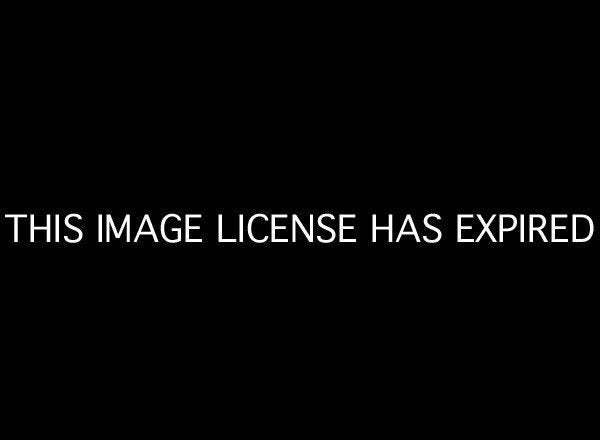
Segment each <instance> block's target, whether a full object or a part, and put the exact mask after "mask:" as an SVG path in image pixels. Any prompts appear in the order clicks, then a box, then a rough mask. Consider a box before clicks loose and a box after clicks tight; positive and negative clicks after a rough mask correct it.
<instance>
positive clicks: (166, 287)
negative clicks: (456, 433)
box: [1, 9, 598, 432]
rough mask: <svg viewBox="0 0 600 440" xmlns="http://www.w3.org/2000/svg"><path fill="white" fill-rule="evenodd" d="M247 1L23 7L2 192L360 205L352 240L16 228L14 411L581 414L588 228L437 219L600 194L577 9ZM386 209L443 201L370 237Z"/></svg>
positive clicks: (68, 414)
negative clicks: (300, 7) (256, 241)
mask: <svg viewBox="0 0 600 440" xmlns="http://www.w3.org/2000/svg"><path fill="white" fill-rule="evenodd" d="M52 12H57V11H52ZM153 12H157V11H153ZM163 12H164V11H163ZM247 12H248V14H247V13H246V12H240V11H239V10H237V9H236V11H233V10H232V11H228V12H227V13H225V14H224V15H223V14H221V15H216V14H215V13H214V12H212V11H211V12H207V11H204V12H195V13H193V14H190V15H188V14H186V13H184V12H183V11H180V12H177V13H175V15H173V16H171V15H170V14H169V15H167V14H166V13H165V15H164V16H163V14H162V12H161V14H159V15H160V18H156V16H155V15H152V17H150V16H147V15H146V13H145V12H144V13H141V12H140V11H137V12H136V13H133V14H127V15H126V14H125V13H124V12H122V13H119V14H114V16H112V15H111V16H110V17H107V18H102V19H100V18H99V17H100V15H97V14H100V12H97V13H96V12H95V13H94V14H92V15H85V19H83V18H82V16H78V18H77V19H75V18H74V19H66V22H65V23H63V22H62V21H57V20H50V19H48V16H46V17H45V16H44V14H43V13H41V14H40V16H36V17H35V19H34V18H33V15H36V14H34V13H33V12H32V11H30V12H28V14H26V15H25V16H23V17H24V19H25V20H24V21H19V23H18V24H16V25H15V26H14V29H10V30H8V31H7V39H6V44H5V52H4V55H3V66H4V67H3V70H4V72H3V73H4V74H5V79H4V80H3V85H4V87H3V96H4V99H3V110H4V111H3V124H2V125H3V133H4V136H3V137H4V142H3V156H4V158H3V160H2V173H1V176H2V177H1V179H2V201H1V202H2V205H1V206H2V213H3V214H4V213H5V212H31V213H42V212H43V213H67V212H79V213H83V214H86V215H87V216H89V215H92V214H94V213H96V212H105V211H107V210H110V211H113V212H124V211H131V212H151V213H153V214H155V215H158V214H160V213H163V212H169V211H175V212H179V213H186V212H190V213H202V214H204V215H205V216H206V217H208V218H210V217H211V216H214V215H215V214H216V213H217V212H222V211H229V212H237V211H239V210H243V211H246V212H252V211H256V212H288V213H292V212H294V213H319V212H325V211H328V212H334V213H335V212H356V213H359V215H361V243H360V244H359V245H348V246H342V245H338V246H331V247H326V248H323V247H321V248H317V247H291V246H285V245H283V246H275V245H273V246H268V247H262V248H252V247H244V248H234V249H232V248H227V249H225V248H218V247H216V246H214V245H210V244H207V245H206V246H199V247H175V248H164V247H158V248H154V247H152V246H138V247H129V248H128V247H126V246H124V247H117V248H115V247H111V248H102V247H98V246H95V245H94V244H93V243H88V244H83V245H81V246H76V247H63V246H54V247H53V246H39V247H35V248H31V247H27V246H23V247H20V246H10V245H9V243H8V242H7V240H4V242H3V245H2V254H3V257H5V258H3V263H2V264H3V270H2V273H3V278H4V282H3V284H4V285H5V286H6V287H5V288H3V289H2V291H3V295H2V301H3V303H4V304H3V307H2V311H3V314H4V315H5V319H3V324H4V327H5V331H4V338H3V339H4V341H5V347H6V348H5V355H6V356H5V358H6V362H5V365H7V366H8V367H9V370H10V373H9V374H8V375H7V376H6V382H7V384H8V385H9V386H10V388H11V389H13V388H14V389H15V393H14V394H11V396H14V397H11V404H10V408H11V412H12V413H13V414H15V415H20V416H23V414H31V410H32V409H34V408H35V409H38V410H40V411H39V412H40V413H41V414H45V415H46V417H47V418H45V419H44V420H47V421H46V422H44V423H49V424H52V425H57V426H63V423H67V424H71V423H73V420H74V419H77V420H78V421H83V422H88V423H86V425H87V426H88V427H89V426H99V427H107V426H109V425H112V422H113V421H123V420H128V421H131V420H133V421H134V425H136V426H138V427H148V426H150V427H152V428H153V429H158V426H157V425H160V426H163V427H165V428H166V429H167V430H168V431H171V430H174V429H176V428H180V427H181V426H183V425H184V424H183V422H184V421H191V422H192V423H193V424H201V426H198V427H200V428H202V427H203V426H204V425H203V423H205V420H207V419H208V420H210V421H212V422H213V423H214V422H216V423H217V424H218V425H219V426H221V427H222V429H225V430H230V429H239V428H242V429H251V428H255V427H256V428H261V429H266V428H269V429H273V428H274V427H275V426H276V425H278V424H279V423H281V422H283V423H282V424H283V426H284V427H285V428H286V429H287V430H286V431H282V432H288V431H290V430H291V431H295V430H298V429H306V430H308V432H314V431H313V430H312V429H313V428H312V427H313V426H315V422H317V423H318V422H323V421H328V422H330V423H329V426H330V428H329V429H331V430H332V431H331V432H337V430H340V429H344V428H350V429H357V430H358V429H359V428H363V429H365V430H366V431H365V432H372V431H373V430H375V429H383V428H384V427H386V426H387V425H388V424H389V423H391V424H392V426H395V427H396V428H399V427H400V428H401V427H403V426H407V427H408V425H404V424H403V423H405V422H401V421H402V420H407V419H408V420H410V421H412V422H413V423H416V424H418V425H420V426H421V427H422V428H423V429H426V430H431V429H440V428H441V429H455V428H460V429H465V428H467V427H469V428H471V429H473V428H474V427H475V425H477V424H478V423H481V422H483V425H484V426H485V427H486V428H487V429H488V430H490V429H491V430H497V429H507V430H509V432H512V431H510V430H511V429H512V428H511V427H512V426H514V423H515V422H522V421H525V420H528V421H532V420H533V421H534V423H532V424H531V426H532V428H533V429H540V427H548V426H551V427H553V428H556V429H557V428H558V426H557V425H559V424H560V425H561V426H563V427H566V428H568V429H573V424H572V423H573V419H572V418H571V416H572V415H573V414H576V415H577V417H578V418H579V420H580V421H581V420H583V419H584V418H585V417H586V414H588V411H589V409H586V408H587V405H586V403H585V402H586V396H589V395H590V394H591V393H592V390H593V389H595V388H594V385H593V381H592V375H591V372H592V371H593V369H594V366H595V365H596V364H595V363H594V362H592V359H593V356H592V355H593V348H594V347H593V341H594V339H595V338H596V336H597V327H598V326H597V322H596V320H595V314H596V310H597V304H596V301H595V299H594V297H593V295H594V293H595V290H597V289H596V287H595V284H594V283H593V281H595V279H594V269H595V266H596V262H597V253H596V247H597V238H595V239H594V242H593V243H590V244H587V245H560V244H559V245H552V246H544V245H541V246H522V245H521V246H518V245H515V244H508V245H506V246H486V245H482V246H460V245H458V244H456V243H455V242H454V241H455V240H454V238H455V236H454V225H453V218H454V216H455V215H456V214H457V213H460V212H477V213H487V214H490V213H512V214H518V213H530V212H531V213H545V214H549V213H585V214H588V215H592V216H593V217H594V218H595V220H596V221H597V212H598V211H597V208H596V207H595V205H596V203H595V200H596V199H595V195H594V193H593V188H594V187H595V186H596V184H595V180H596V179H595V178H594V177H595V174H594V161H593V159H592V154H593V152H592V147H593V146H594V145H596V144H597V135H596V133H595V130H594V128H595V121H596V118H597V108H596V107H595V102H596V101H597V85H596V84H595V82H594V81H593V78H595V77H597V69H596V68H595V66H594V65H593V54H594V52H593V49H594V47H593V46H592V44H591V43H592V40H591V39H589V38H590V36H589V35H588V33H591V32H592V29H591V28H589V27H588V26H587V25H586V24H585V23H584V22H583V21H582V19H581V18H580V17H575V18H569V17H567V16H566V15H565V16H563V17H561V19H560V20H559V21H556V19H553V20H550V19H549V18H543V17H542V16H541V15H540V14H539V13H536V14H532V15H527V17H526V18H524V17H525V13H524V11H521V13H520V14H516V15H514V16H513V15H510V14H509V16H506V15H504V14H500V11H496V12H494V13H487V12H483V11H481V13H480V15H477V13H476V12H475V11H469V14H466V11H445V12H441V11H427V12H425V13H420V14H416V13H414V12H412V11H404V12H397V11H395V12H393V13H392V12H385V11H380V12H376V13H374V14H371V13H369V14H367V13H366V11H353V12H354V14H351V15H347V14H346V13H344V14H338V13H332V14H328V15H327V17H326V18H325V14H324V11H321V13H319V14H308V16H307V15H306V14H303V13H301V11H295V12H293V13H284V12H283V11H281V12H280V13H276V12H275V11H272V10H270V11H269V13H268V14H267V13H266V12H265V11H262V12H261V11H255V10H253V11H247ZM305 12H306V11H305ZM338 12H339V11H338ZM446 12H448V13H449V12H453V13H454V15H446ZM538 12H539V11H538ZM69 13H70V14H73V13H74V12H73V11H70V12H69ZM250 13H253V14H251V15H249V14H250ZM75 14H76V13H75ZM278 14H280V15H278ZM470 14H474V15H470ZM184 16H185V18H184ZM69 17H70V15H69ZM102 17H104V15H102ZM257 17H259V18H260V19H259V18H257ZM517 17H518V18H517ZM63 18H65V16H64V15H63ZM375 212H376V213H380V214H387V213H395V214H405V213H413V214H423V213H428V212H438V213H440V214H441V215H443V217H444V219H445V220H446V221H447V225H448V227H447V228H445V229H444V233H445V238H444V241H443V243H441V244H440V245H438V246H420V247H417V246H413V245H411V244H410V243H407V244H406V245H401V246H394V247H377V248H376V247H374V246H371V245H369V244H368V238H369V234H368V229H367V228H366V225H368V223H364V221H365V220H368V218H369V215H370V214H371V213H375ZM363 229H366V232H365V231H363ZM3 233H5V231H3ZM4 237H6V235H4ZM54 411H56V412H58V413H61V414H63V416H62V417H54V416H52V414H53V412H54ZM36 413H38V412H36ZM40 417H41V416H40ZM173 417H174V418H173ZM40 420H41V419H40ZM92 423H93V424H92ZM578 425H579V423H578ZM48 426H50V425H48ZM133 429H139V428H135V427H134V428H133Z"/></svg>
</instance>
